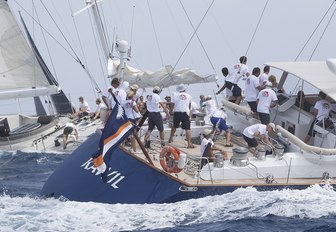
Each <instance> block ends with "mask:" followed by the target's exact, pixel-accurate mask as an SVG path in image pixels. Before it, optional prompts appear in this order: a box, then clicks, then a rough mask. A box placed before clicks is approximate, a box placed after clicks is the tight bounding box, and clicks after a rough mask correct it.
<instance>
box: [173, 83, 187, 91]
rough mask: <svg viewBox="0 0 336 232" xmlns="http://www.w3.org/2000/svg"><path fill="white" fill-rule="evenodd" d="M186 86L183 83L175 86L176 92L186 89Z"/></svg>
mask: <svg viewBox="0 0 336 232" xmlns="http://www.w3.org/2000/svg"><path fill="white" fill-rule="evenodd" d="M187 88H188V87H187V86H186V85H184V84H179V85H178V86H177V87H176V91H177V92H183V91H185V90H186V89H187Z"/></svg>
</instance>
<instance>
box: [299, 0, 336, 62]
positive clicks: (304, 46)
mask: <svg viewBox="0 0 336 232" xmlns="http://www.w3.org/2000/svg"><path fill="white" fill-rule="evenodd" d="M334 3H335V1H332V3H331V5H330V6H329V8H328V10H327V11H326V13H325V14H324V15H323V17H322V18H321V20H320V22H319V23H318V24H317V26H316V27H315V29H314V31H313V32H312V33H311V35H310V36H309V38H308V40H307V41H306V43H305V44H304V45H303V47H302V49H301V50H300V52H299V54H298V55H297V56H296V58H295V59H294V61H297V59H298V58H299V56H300V55H301V53H302V52H303V50H304V49H305V48H306V46H307V44H308V43H309V41H310V40H311V38H312V37H313V35H314V34H315V32H316V31H317V29H318V28H319V27H320V25H321V23H322V21H323V20H324V18H325V17H326V16H327V14H328V12H329V11H330V9H331V7H332V6H333V5H334Z"/></svg>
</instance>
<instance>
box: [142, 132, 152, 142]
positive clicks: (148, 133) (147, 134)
mask: <svg viewBox="0 0 336 232" xmlns="http://www.w3.org/2000/svg"><path fill="white" fill-rule="evenodd" d="M151 133H152V131H151V130H148V131H147V132H146V134H145V141H144V142H145V143H146V142H147V141H148V139H149V136H150V134H151Z"/></svg>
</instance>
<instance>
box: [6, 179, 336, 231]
mask: <svg viewBox="0 0 336 232" xmlns="http://www.w3.org/2000/svg"><path fill="white" fill-rule="evenodd" d="M335 205H336V192H335V191H334V190H333V189H332V188H331V187H328V186H325V187H320V186H318V185H314V186H311V187H310V188H308V189H305V190H289V189H285V190H279V191H266V192H259V191H257V190H256V189H255V188H252V187H250V188H246V189H238V190H236V191H234V192H232V193H228V194H224V195H218V196H210V197H205V198H201V199H192V200H187V201H181V202H177V203H171V204H144V205H134V204H115V205H109V204H99V203H93V202H87V203H80V202H71V201H67V202H63V201H60V200H56V199H48V200H41V199H34V198H29V197H20V198H19V197H15V198H11V197H9V196H7V195H3V196H1V197H0V231H12V230H16V231H32V230H41V231H70V230H75V231H94V230H95V231H120V230H127V231H130V230H148V229H159V228H167V227H175V226H181V225H197V224H203V223H211V222H217V221H231V220H238V219H243V218H254V217H265V216H267V215H275V216H281V217H299V218H320V217H324V216H328V215H335V214H336V206H335Z"/></svg>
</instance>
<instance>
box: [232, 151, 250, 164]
mask: <svg viewBox="0 0 336 232" xmlns="http://www.w3.org/2000/svg"><path fill="white" fill-rule="evenodd" d="M232 152H233V155H232V157H231V159H230V163H231V164H232V165H234V166H238V167H244V166H247V165H248V164H249V160H248V158H247V153H248V150H247V148H245V147H236V148H233V149H232Z"/></svg>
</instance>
